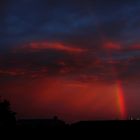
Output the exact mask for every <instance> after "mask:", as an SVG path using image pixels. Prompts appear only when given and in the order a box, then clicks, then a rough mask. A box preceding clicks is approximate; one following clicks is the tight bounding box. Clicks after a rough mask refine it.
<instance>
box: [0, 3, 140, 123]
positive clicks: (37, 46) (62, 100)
mask: <svg viewBox="0 0 140 140" xmlns="http://www.w3.org/2000/svg"><path fill="white" fill-rule="evenodd" d="M139 71H140V1H139V0H133V1H132V0H122V1H121V0H115V1H112V0H106V1H104V0H59V1H58V0H1V1H0V96H1V98H6V99H8V100H9V101H10V103H11V106H12V108H13V110H14V111H16V112H17V116H18V118H49V117H53V116H55V115H57V116H59V117H60V118H61V119H63V120H65V121H70V122H71V121H78V120H100V119H101V120H110V119H127V118H128V117H129V116H133V117H135V118H137V117H140V102H139V101H140V87H139V84H140V73H139Z"/></svg>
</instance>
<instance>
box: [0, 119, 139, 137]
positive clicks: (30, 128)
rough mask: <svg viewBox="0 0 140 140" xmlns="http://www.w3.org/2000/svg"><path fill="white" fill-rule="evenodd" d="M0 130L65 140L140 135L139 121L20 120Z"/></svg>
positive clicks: (12, 133)
mask: <svg viewBox="0 0 140 140" xmlns="http://www.w3.org/2000/svg"><path fill="white" fill-rule="evenodd" d="M1 130H2V131H3V132H5V133H6V134H8V133H9V132H11V134H10V136H12V135H14V136H18V135H19V137H28V136H29V135H30V136H31V137H32V138H33V137H45V138H48V137H49V138H50V137H51V138H53V137H58V138H59V136H62V137H64V138H66V139H67V138H68V137H71V136H72V135H73V134H74V135H75V134H76V135H77V134H78V135H80V136H82V135H85V136H86V134H88V136H89V134H90V135H92V136H93V137H94V136H95V137H106V136H107V137H112V135H113V137H112V139H115V138H116V137H118V136H122V135H126V136H129V135H132V136H133V138H134V137H135V136H137V137H138V136H139V135H140V133H139V132H140V121H139V120H130V121H80V122H77V123H74V124H66V123H65V122H63V121H61V120H47V119H46V120H38V119H37V120H20V121H17V124H16V125H15V126H11V127H5V128H4V127H3V128H1ZM2 131H1V132H2ZM3 134H4V133H3ZM5 136H8V135H5Z"/></svg>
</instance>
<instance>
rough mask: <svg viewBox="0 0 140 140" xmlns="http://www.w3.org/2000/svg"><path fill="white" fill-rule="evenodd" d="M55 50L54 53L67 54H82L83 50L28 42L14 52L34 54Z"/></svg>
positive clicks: (53, 43) (63, 45)
mask: <svg viewBox="0 0 140 140" xmlns="http://www.w3.org/2000/svg"><path fill="white" fill-rule="evenodd" d="M47 49H48V50H56V51H64V52H67V53H81V52H84V51H85V49H82V48H78V47H75V46H71V45H65V44H63V43H60V42H47V41H40V42H30V43H27V44H24V45H21V47H19V48H16V49H15V50H14V51H29V52H36V51H40V50H47Z"/></svg>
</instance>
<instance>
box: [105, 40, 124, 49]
mask: <svg viewBox="0 0 140 140" xmlns="http://www.w3.org/2000/svg"><path fill="white" fill-rule="evenodd" d="M103 48H104V49H107V50H121V44H120V43H117V42H111V41H108V42H105V43H104V44H103Z"/></svg>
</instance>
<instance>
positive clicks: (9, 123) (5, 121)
mask: <svg viewBox="0 0 140 140" xmlns="http://www.w3.org/2000/svg"><path fill="white" fill-rule="evenodd" d="M15 115H16V113H15V112H13V111H11V108H10V103H9V101H7V100H4V101H0V127H13V126H15V124H16V117H15Z"/></svg>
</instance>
